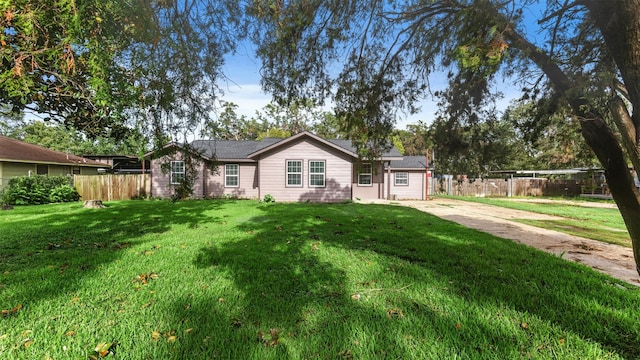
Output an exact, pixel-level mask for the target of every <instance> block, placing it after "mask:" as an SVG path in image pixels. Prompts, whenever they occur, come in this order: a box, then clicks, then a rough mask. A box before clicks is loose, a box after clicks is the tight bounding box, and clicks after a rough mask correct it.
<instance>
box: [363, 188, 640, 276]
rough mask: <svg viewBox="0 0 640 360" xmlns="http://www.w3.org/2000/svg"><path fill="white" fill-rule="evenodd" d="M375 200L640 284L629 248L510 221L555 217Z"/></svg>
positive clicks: (454, 203)
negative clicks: (408, 208) (411, 209)
mask: <svg viewBox="0 0 640 360" xmlns="http://www.w3.org/2000/svg"><path fill="white" fill-rule="evenodd" d="M375 203H378V204H390V205H401V206H409V207H412V208H415V209H417V210H420V211H424V212H426V213H429V214H432V215H435V216H437V217H439V218H442V219H445V220H449V221H453V222H456V223H458V224H461V225H463V226H466V227H468V228H472V229H476V230H480V231H483V232H486V233H489V234H492V235H495V236H498V237H501V238H504V239H509V240H513V241H515V242H518V243H522V244H525V245H528V246H531V247H534V248H536V249H540V250H543V251H546V252H549V253H552V254H555V255H558V256H562V257H563V258H564V259H567V260H571V261H575V262H578V263H581V264H584V265H586V266H589V267H591V268H593V269H595V270H597V271H600V272H602V273H605V274H608V275H610V276H612V277H615V278H618V279H621V280H624V281H626V282H628V283H630V284H633V285H636V286H640V276H638V273H637V271H636V265H635V261H634V259H633V251H632V250H631V249H630V248H625V247H622V246H619V245H613V244H607V243H603V242H600V241H595V240H591V239H585V238H581V237H578V236H573V235H568V234H565V233H561V232H557V231H553V230H547V229H542V228H538V227H535V226H531V225H525V224H521V223H517V222H515V221H513V219H533V220H553V219H560V218H559V217H556V216H550V215H543V214H536V213H531V212H528V211H521V210H513V209H507V208H502V207H498V206H492V205H485V204H479V203H475V202H469V201H462V200H457V199H456V200H454V199H448V198H434V199H432V200H429V201H386V200H376V201H375ZM596 206H599V205H596Z"/></svg>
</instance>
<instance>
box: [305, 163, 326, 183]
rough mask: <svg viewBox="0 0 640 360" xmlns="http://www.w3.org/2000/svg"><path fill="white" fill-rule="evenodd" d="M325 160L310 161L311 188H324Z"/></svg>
mask: <svg viewBox="0 0 640 360" xmlns="http://www.w3.org/2000/svg"><path fill="white" fill-rule="evenodd" d="M324 165H325V162H324V160H309V187H324V168H325V166H324Z"/></svg>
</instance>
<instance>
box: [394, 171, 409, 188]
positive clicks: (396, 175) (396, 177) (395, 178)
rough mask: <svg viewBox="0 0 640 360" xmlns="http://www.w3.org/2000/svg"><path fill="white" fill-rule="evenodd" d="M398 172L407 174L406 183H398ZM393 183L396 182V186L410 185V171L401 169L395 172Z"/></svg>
mask: <svg viewBox="0 0 640 360" xmlns="http://www.w3.org/2000/svg"><path fill="white" fill-rule="evenodd" d="M398 174H404V175H406V177H405V180H406V183H398ZM393 184H394V185H395V186H409V173H408V172H406V171H400V172H396V173H394V176H393Z"/></svg>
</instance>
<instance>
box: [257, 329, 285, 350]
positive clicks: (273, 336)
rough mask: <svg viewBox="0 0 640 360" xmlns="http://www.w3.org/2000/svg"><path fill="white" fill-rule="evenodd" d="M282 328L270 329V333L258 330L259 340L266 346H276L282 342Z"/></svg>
mask: <svg viewBox="0 0 640 360" xmlns="http://www.w3.org/2000/svg"><path fill="white" fill-rule="evenodd" d="M279 333H280V330H278V329H273V328H271V329H269V333H264V332H262V331H260V332H258V340H260V341H262V344H263V345H264V346H269V347H275V346H276V345H278V343H279V342H280V334H279Z"/></svg>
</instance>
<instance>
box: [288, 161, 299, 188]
mask: <svg viewBox="0 0 640 360" xmlns="http://www.w3.org/2000/svg"><path fill="white" fill-rule="evenodd" d="M287 186H302V160H287Z"/></svg>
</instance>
